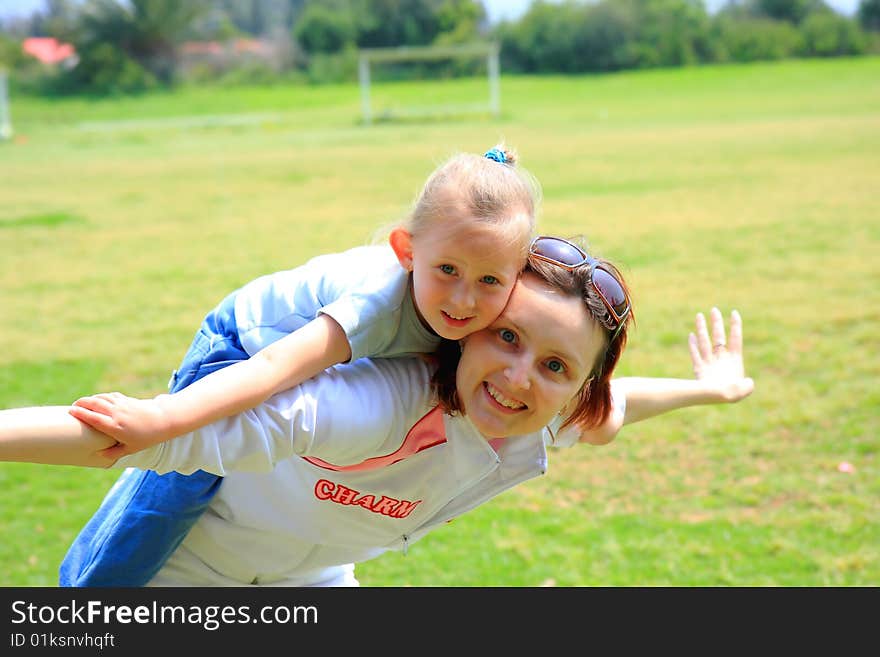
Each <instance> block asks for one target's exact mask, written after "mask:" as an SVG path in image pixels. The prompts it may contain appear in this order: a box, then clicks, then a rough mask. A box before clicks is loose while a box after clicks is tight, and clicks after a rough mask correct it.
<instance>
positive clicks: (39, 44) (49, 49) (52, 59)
mask: <svg viewBox="0 0 880 657" xmlns="http://www.w3.org/2000/svg"><path fill="white" fill-rule="evenodd" d="M21 49H22V50H23V51H24V52H25V53H27V54H28V55H31V56H32V57H36V58H37V59H39V60H40V61H41V62H43V63H44V64H57V63H58V62H63V61H64V60H65V59H67V58H68V57H73V56H75V55H76V50H74V48H73V46H72V45H71V44H69V43H61V42H59V41H58V39H53V38H51V37H29V38H27V39H25V40H24V41H23V42H22V44H21Z"/></svg>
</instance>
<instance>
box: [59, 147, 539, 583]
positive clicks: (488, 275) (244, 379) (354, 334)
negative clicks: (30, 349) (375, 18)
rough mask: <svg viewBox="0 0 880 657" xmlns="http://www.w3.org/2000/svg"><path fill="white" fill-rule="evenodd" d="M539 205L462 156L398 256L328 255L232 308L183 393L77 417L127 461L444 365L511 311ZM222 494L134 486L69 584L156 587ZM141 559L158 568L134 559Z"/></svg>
mask: <svg viewBox="0 0 880 657" xmlns="http://www.w3.org/2000/svg"><path fill="white" fill-rule="evenodd" d="M539 199H540V189H539V186H538V184H537V182H536V181H535V180H534V179H533V177H532V176H531V175H530V174H528V172H526V171H525V170H523V169H521V168H518V167H517V166H516V155H515V153H514V152H513V151H511V150H508V149H506V148H504V147H503V146H498V147H495V148H493V149H491V150H490V151H488V152H487V153H486V154H485V156H482V157H480V156H476V155H470V154H460V155H457V156H455V157H452V158H451V159H450V160H448V161H447V162H446V163H444V164H443V165H441V166H440V167H439V168H438V169H436V170H435V171H434V172H433V173H432V174H431V176H430V177H429V178H428V180H427V182H426V183H425V186H424V188H423V190H422V192H421V194H420V195H419V197H418V199H417V201H416V203H415V206H414V208H413V211H412V213H411V215H410V217H409V219H408V221H407V222H406V224H405V225H404V226H402V227H398V228H396V229H394V230H393V231H392V232H391V234H390V237H389V246H368V247H359V248H355V249H351V250H349V251H346V252H343V253H339V254H332V255H325V256H319V257H317V258H314V259H312V260H310V261H309V262H308V263H306V264H305V265H303V266H301V267H298V268H295V269H292V270H288V271H282V272H278V273H275V274H270V275H267V276H263V277H261V278H258V279H256V280H254V281H252V282H251V283H248V284H247V285H245V286H244V287H242V288H241V289H239V290H237V291H235V292H233V293H232V294H230V295H229V296H228V297H226V299H224V300H223V301H222V302H221V303H220V304H219V305H218V306H217V307H216V308H215V309H214V310H213V311H211V312H210V313H209V314H208V315H207V317H206V318H205V320H204V322H203V324H202V327H201V329H200V330H199V332H198V333H197V334H196V337H195V339H194V340H193V343H192V345H191V346H190V348H189V351H188V352H187V354H186V355H185V356H184V359H183V362H182V363H181V366H180V367H179V368H178V369H177V370H176V371H175V373H174V374H173V376H172V380H171V382H170V386H169V387H170V391H171V392H172V393H175V394H171V395H159V396H158V397H156V398H154V399H148V400H139V399H133V398H130V397H125V396H123V395H120V394H118V393H110V394H99V395H94V396H90V397H84V398H82V399H80V400H77V402H76V403H75V405H74V406H73V407H72V408H71V411H70V412H71V414H72V415H73V416H74V417H76V418H77V419H79V420H81V421H83V422H85V423H87V424H89V425H91V426H93V427H94V428H95V429H97V430H99V431H101V432H103V433H106V434H108V435H110V436H112V437H113V438H115V439H116V440H117V441H118V443H119V444H118V445H116V446H113V447H111V448H109V449H108V450H107V453H106V455H107V456H108V457H113V458H117V457H119V456H122V455H124V454H130V453H133V452H136V451H139V450H141V449H144V448H146V447H149V446H151V445H153V444H155V443H157V442H161V441H164V440H167V439H168V438H171V437H174V436H178V435H181V434H185V433H189V432H192V431H194V430H196V429H198V428H201V427H203V426H205V425H207V424H209V423H211V422H213V421H215V420H218V419H221V418H224V417H228V416H230V415H233V414H236V413H240V412H242V411H245V410H248V409H251V408H254V407H255V406H257V405H258V404H260V403H262V402H263V401H265V400H267V399H268V398H269V397H271V396H272V395H273V394H275V393H277V392H280V391H282V390H287V389H289V388H291V387H293V386H295V385H298V384H300V383H302V382H303V381H305V380H307V379H309V378H311V377H312V376H314V375H316V374H318V373H320V372H322V371H323V370H325V369H326V368H328V367H330V366H332V365H335V364H338V363H344V362H349V361H354V360H357V359H360V358H362V357H365V356H373V357H380V356H381V357H393V356H402V355H411V354H418V353H430V352H432V351H433V350H434V349H435V348H436V347H437V345H438V344H439V342H440V339H441V338H446V339H449V340H458V339H460V338H462V337H465V336H466V335H469V334H471V333H473V332H475V331H479V330H481V329H483V328H485V327H486V326H488V325H489V324H490V323H491V322H493V321H494V320H495V319H496V318H497V317H498V316H499V314H500V313H501V311H502V310H503V309H504V307H505V305H506V304H507V300H508V298H509V296H510V293H511V290H512V289H513V285H514V283H515V282H516V280H517V276H518V274H519V272H520V271H521V269H522V267H523V265H524V264H525V259H526V253H527V250H528V246H529V243H530V241H531V237H532V235H533V232H534V225H535V215H536V211H537V206H538V203H539ZM389 247H390V248H389ZM203 377H204V378H203ZM220 482H221V479H220V478H219V477H217V476H215V475H212V474H209V473H207V472H203V471H198V472H196V473H195V474H193V475H191V476H182V475H178V474H175V473H169V474H167V475H162V476H160V475H157V474H156V473H155V472H152V471H138V472H137V474H136V475H132V476H125V477H122V478H121V479H120V481H119V482H118V483H117V485H116V486H115V487H114V490H113V496H112V497H111V496H108V498H106V499H105V500H104V502H103V503H102V505H101V507H100V508H99V509H98V511H97V513H96V514H95V516H93V518H92V519H91V520H90V521H89V523H88V524H87V525H86V527H85V528H84V529H83V530H82V532H81V533H80V534H79V536H78V537H77V538H76V540H75V541H74V543H73V545H72V546H71V549H70V550H69V552H68V554H67V556H66V557H65V560H64V562H63V564H62V567H61V584H62V585H74V586H99V585H103V586H131V585H140V584H144V583H146V582H147V581H149V580H150V579H151V578H152V577H153V575H154V574H155V573H156V571H157V570H158V569H159V568H160V567H161V565H162V564H163V563H164V561H165V559H166V558H167V555H169V554H170V553H171V552H173V551H174V549H175V548H176V547H177V545H178V544H179V543H180V541H181V540H182V539H183V537H184V536H185V535H186V533H187V531H188V530H189V528H190V527H191V526H192V524H193V523H194V522H195V521H196V520H197V519H198V517H199V516H200V515H201V513H202V511H203V510H204V509H205V507H206V506H207V504H208V503H209V502H210V500H211V498H212V497H213V495H214V494H215V493H216V491H217V488H218V486H219V484H220ZM144 542H147V543H149V545H148V549H144V548H145V546H144ZM135 546H137V548H138V549H137V554H139V555H143V556H145V557H151V556H152V557H155V559H153V560H147V561H143V560H137V559H133V558H130V556H131V554H132V551H133V550H134V547H135Z"/></svg>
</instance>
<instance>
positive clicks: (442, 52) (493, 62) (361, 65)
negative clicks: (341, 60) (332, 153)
mask: <svg viewBox="0 0 880 657" xmlns="http://www.w3.org/2000/svg"><path fill="white" fill-rule="evenodd" d="M499 50H500V48H499V46H498V44H496V43H472V44H465V45H453V46H404V47H400V48H362V49H360V50H359V51H358V79H359V81H360V87H361V109H362V112H363V118H364V123H366V124H367V125H369V124H370V123H372V122H373V118H374V115H373V108H372V106H371V102H370V68H371V65H372V64H374V63H380V62H381V63H386V62H417V61H429V60H443V59H464V58H478V57H479V58H483V57H485V58H486V76H487V78H488V82H489V99H488V103H487V104H482V103H481V104H479V105H478V106H477V107H476V108H475V107H473V106H469V109H471V110H473V109H481V110H483V111H488V112H489V113H491V114H492V116H494V117H497V116H498V115H499V113H500V112H501V94H500V90H499V75H500V67H499V63H498V59H499V57H498V55H499Z"/></svg>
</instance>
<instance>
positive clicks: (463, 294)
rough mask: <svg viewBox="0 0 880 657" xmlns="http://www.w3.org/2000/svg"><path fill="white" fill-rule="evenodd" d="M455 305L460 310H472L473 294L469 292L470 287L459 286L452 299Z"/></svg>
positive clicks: (471, 291)
mask: <svg viewBox="0 0 880 657" xmlns="http://www.w3.org/2000/svg"><path fill="white" fill-rule="evenodd" d="M452 300H453V302H455V305H456V306H458V308H459V309H460V310H473V307H474V303H475V301H474V293H473V290H471V286H470V285H459V286H458V288H457V289H456V290H455V294H454V295H453V297H452Z"/></svg>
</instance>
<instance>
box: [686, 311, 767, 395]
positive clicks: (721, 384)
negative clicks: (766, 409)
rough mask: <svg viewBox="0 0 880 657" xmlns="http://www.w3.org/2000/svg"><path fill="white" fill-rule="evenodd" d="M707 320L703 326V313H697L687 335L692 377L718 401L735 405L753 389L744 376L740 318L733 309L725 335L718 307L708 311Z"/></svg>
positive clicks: (722, 319)
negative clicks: (690, 330) (692, 327)
mask: <svg viewBox="0 0 880 657" xmlns="http://www.w3.org/2000/svg"><path fill="white" fill-rule="evenodd" d="M709 319H710V322H711V326H710V327H707V326H706V318H705V316H704V315H703V313H697V318H696V332H695V333H691V334H690V335H689V336H688V346H689V347H690V352H691V361H692V362H693V365H694V376H695V377H696V378H697V380H699V381H702V382H703V383H704V384H705V385H706V390H707V392H710V393H711V394H713V395H714V396H717V400H718V401H719V402H728V403H733V402H738V401H740V400H741V399H744V398H746V397H748V396H749V395H750V394H751V393H752V390H754V389H755V382H754V381H753V380H752V378H751V377H747V376H746V374H745V364H744V363H743V331H742V318H741V317H740V315H739V313H738V312H737V311H736V310H734V311H732V312H731V313H730V331H729V334H727V335H725V330H724V318H723V317H722V316H721V311H720V310H718V308H712V310H711V311H710V312H709Z"/></svg>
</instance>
